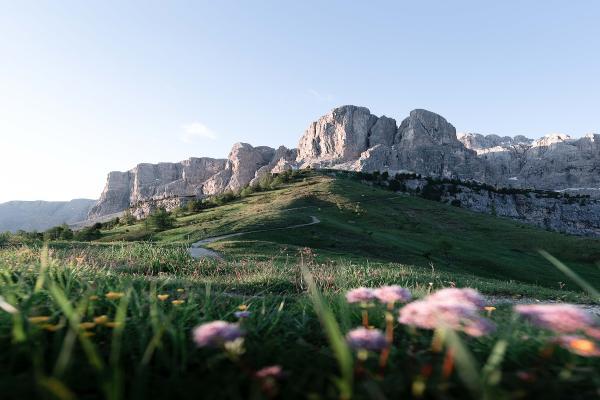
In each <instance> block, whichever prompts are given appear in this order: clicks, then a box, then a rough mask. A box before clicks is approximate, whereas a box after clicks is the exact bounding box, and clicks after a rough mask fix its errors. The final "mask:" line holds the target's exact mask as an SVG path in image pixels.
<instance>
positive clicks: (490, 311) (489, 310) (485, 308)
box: [483, 306, 496, 317]
mask: <svg viewBox="0 0 600 400" xmlns="http://www.w3.org/2000/svg"><path fill="white" fill-rule="evenodd" d="M483 309H484V310H485V311H487V315H488V317H489V316H491V315H492V311H496V307H494V306H485V307H483Z"/></svg>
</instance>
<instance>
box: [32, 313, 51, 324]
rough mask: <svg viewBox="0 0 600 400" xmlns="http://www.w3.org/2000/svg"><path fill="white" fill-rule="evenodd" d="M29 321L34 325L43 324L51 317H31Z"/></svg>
mask: <svg viewBox="0 0 600 400" xmlns="http://www.w3.org/2000/svg"><path fill="white" fill-rule="evenodd" d="M27 319H28V320H29V322H31V323H32V324H41V323H42V322H48V321H49V320H50V317H48V316H45V315H40V316H38V317H29V318H27Z"/></svg>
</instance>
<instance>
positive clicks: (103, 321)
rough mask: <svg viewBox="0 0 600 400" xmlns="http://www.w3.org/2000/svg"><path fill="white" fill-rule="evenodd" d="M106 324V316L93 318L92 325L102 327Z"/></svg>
mask: <svg viewBox="0 0 600 400" xmlns="http://www.w3.org/2000/svg"><path fill="white" fill-rule="evenodd" d="M107 322H108V316H106V315H99V316H97V317H94V323H95V324H98V325H104V324H106V323H107Z"/></svg>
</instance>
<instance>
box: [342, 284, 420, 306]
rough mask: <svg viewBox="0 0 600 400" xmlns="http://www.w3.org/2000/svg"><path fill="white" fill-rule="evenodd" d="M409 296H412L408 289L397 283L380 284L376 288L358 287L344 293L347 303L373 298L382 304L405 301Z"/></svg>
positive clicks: (371, 299) (363, 301) (365, 301)
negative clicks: (389, 284)
mask: <svg viewBox="0 0 600 400" xmlns="http://www.w3.org/2000/svg"><path fill="white" fill-rule="evenodd" d="M411 298H412V296H411V294H410V291H409V290H408V289H406V288H403V287H400V286H397V285H393V286H382V287H380V288H376V289H371V288H366V287H359V288H356V289H352V290H350V291H348V292H347V293H346V301H347V302H348V303H368V302H371V301H374V300H378V301H379V302H381V303H384V304H389V303H392V304H393V303H406V302H408V301H410V300H411Z"/></svg>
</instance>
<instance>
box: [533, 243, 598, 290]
mask: <svg viewBox="0 0 600 400" xmlns="http://www.w3.org/2000/svg"><path fill="white" fill-rule="evenodd" d="M538 251H539V253H540V254H541V255H542V257H544V258H545V259H546V260H548V261H550V263H551V264H552V265H554V266H555V267H556V269H558V270H559V271H560V272H562V273H563V274H565V275H566V276H568V277H569V278H571V280H572V281H573V282H575V283H576V284H578V285H579V286H581V288H582V289H584V290H585V291H586V292H588V293H589V294H590V295H591V296H592V297H593V298H594V300H599V299H600V292H599V291H598V290H596V288H594V287H593V286H592V285H590V284H589V283H587V282H586V281H585V279H583V278H582V277H580V276H579V275H577V273H575V271H573V270H572V269H571V268H569V267H567V266H566V265H565V264H563V263H562V262H560V261H559V260H558V259H557V258H556V257H554V256H553V255H552V254H550V253H548V252H547V251H546V250H538Z"/></svg>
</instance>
